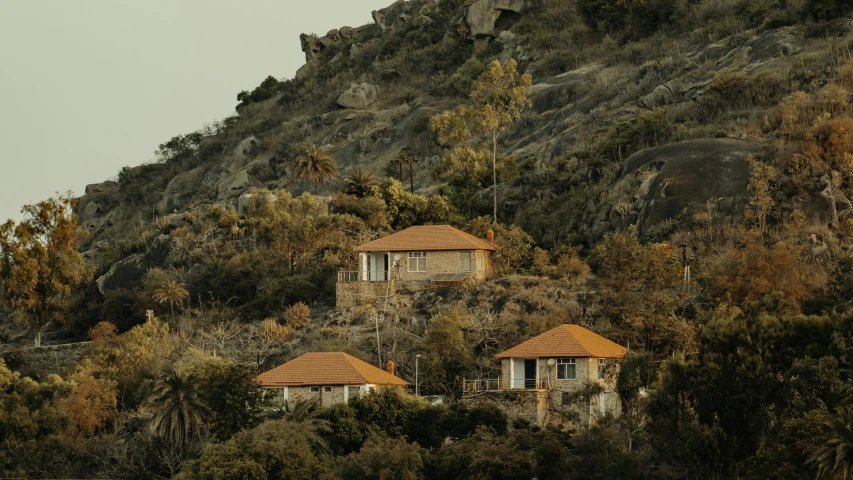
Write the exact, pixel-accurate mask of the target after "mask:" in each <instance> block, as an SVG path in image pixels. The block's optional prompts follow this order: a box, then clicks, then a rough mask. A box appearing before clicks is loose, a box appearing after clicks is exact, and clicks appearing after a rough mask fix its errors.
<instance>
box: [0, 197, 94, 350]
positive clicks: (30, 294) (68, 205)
mask: <svg viewBox="0 0 853 480" xmlns="http://www.w3.org/2000/svg"><path fill="white" fill-rule="evenodd" d="M74 205H75V200H74V198H73V197H72V196H71V194H70V193H69V194H66V195H62V196H58V197H55V198H51V199H49V200H45V201H42V202H39V203H36V204H34V205H27V206H25V207H24V208H23V210H22V212H23V213H24V216H25V218H24V220H23V221H22V222H20V223H18V224H17V225H16V224H15V222H14V221H12V220H9V221H8V222H6V223H5V224H4V225H2V226H0V286H2V288H3V291H4V293H5V298H6V301H7V302H8V304H9V306H10V307H12V308H13V309H14V310H15V311H16V312H17V313H18V315H20V316H21V318H23V319H24V320H25V321H26V322H27V325H28V326H29V327H30V328H31V329H32V330H34V331H35V334H36V346H39V345H40V344H41V331H42V329H43V328H44V326H45V325H47V324H48V323H49V322H50V321H52V320H59V321H62V320H63V318H62V315H61V314H62V313H63V312H64V310H65V309H66V308H67V304H68V300H69V298H70V297H71V292H72V291H73V289H74V287H76V286H77V285H79V284H80V282H81V281H82V280H83V279H84V278H86V277H87V275H88V272H87V270H86V268H85V267H84V265H83V257H82V256H81V255H80V253H79V248H80V240H81V233H80V231H79V230H78V228H77V215H75V214H74V213H73V211H72V210H73V208H74Z"/></svg>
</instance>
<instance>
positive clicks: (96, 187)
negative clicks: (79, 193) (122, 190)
mask: <svg viewBox="0 0 853 480" xmlns="http://www.w3.org/2000/svg"><path fill="white" fill-rule="evenodd" d="M116 190H118V183H116V182H113V181H106V182H102V183H92V184H89V185H86V195H92V194H95V193H106V192H114V191H116Z"/></svg>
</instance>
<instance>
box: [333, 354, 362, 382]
mask: <svg viewBox="0 0 853 480" xmlns="http://www.w3.org/2000/svg"><path fill="white" fill-rule="evenodd" d="M338 353H340V354H341V355H343V356H344V359H345V360H346V361H347V363H348V364H349V365H350V367H352V368H353V370H355V371H356V373H358V376H359V377H361V378H362V380H364V381H365V383H367V378H365V376H364V373H362V372H361V370H360V369H359V368H358V366H357V365H356V364H355V363H353V360H358V359H357V358H355V357H353V356H352V355H350V354H348V353H347V352H338ZM365 363H367V362H365Z"/></svg>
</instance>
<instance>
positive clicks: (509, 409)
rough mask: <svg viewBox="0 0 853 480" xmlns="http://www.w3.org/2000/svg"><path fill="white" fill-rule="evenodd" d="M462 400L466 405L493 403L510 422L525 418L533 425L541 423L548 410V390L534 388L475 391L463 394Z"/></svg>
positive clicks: (543, 421)
mask: <svg viewBox="0 0 853 480" xmlns="http://www.w3.org/2000/svg"><path fill="white" fill-rule="evenodd" d="M462 402H463V403H464V404H465V405H466V406H468V407H473V406H476V405H481V404H483V403H494V404H495V405H497V406H498V407H500V409H501V410H503V411H504V412H506V415H507V418H508V419H509V421H510V422H512V421H514V420H526V421H528V422H530V423H531V424H533V425H543V424H544V423H545V420H546V416H547V413H548V411H549V405H548V392H545V391H536V390H502V391H493V392H477V393H473V394H469V395H465V396H463V397H462Z"/></svg>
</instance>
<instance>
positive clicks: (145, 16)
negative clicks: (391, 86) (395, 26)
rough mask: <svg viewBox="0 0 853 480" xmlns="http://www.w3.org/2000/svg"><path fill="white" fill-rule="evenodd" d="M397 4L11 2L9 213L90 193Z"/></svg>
mask: <svg viewBox="0 0 853 480" xmlns="http://www.w3.org/2000/svg"><path fill="white" fill-rule="evenodd" d="M391 3H393V0H311V1H298V0H240V1H237V0H144V1H140V0H135V1H130V0H0V222H2V221H4V220H5V219H7V218H13V219H15V220H20V218H21V215H20V213H19V212H20V209H21V207H22V206H23V205H25V204H28V203H34V202H37V201H39V200H42V199H45V198H48V197H50V196H52V195H54V194H55V193H57V192H66V191H69V190H70V191H73V192H74V193H75V194H76V195H82V194H83V192H84V189H85V187H86V185H87V184H90V183H100V182H102V181H104V180H108V179H112V178H113V177H115V176H116V174H117V173H118V171H119V169H121V167H124V166H134V165H139V164H142V163H146V162H149V161H151V160H153V158H154V150H155V149H156V148H157V145H159V144H160V143H162V142H164V141H166V140H168V139H170V138H172V137H173V136H175V135H178V134H183V133H189V132H192V131H195V130H198V129H199V128H201V127H202V126H203V125H204V124H205V123H208V122H211V121H213V120H217V119H222V118H224V117H227V116H229V115H231V114H233V113H234V107H235V106H236V104H237V101H236V98H237V93H238V92H240V91H242V90H250V91H251V90H252V89H253V88H254V87H256V86H257V85H259V84H260V83H261V81H263V79H264V78H266V77H267V76H268V75H273V76H275V77H277V78H292V77H293V75H294V73H295V72H296V70H297V69H298V68H299V67H300V66H302V65H303V64H304V63H305V56H304V53H302V50H301V48H300V43H299V34H301V33H318V34H320V35H323V34H325V33H326V32H327V31H329V30H331V29H333V28H340V27H342V26H345V25H348V26H352V27H357V26H360V25H364V24H367V23H370V22H372V20H371V18H370V12H371V11H372V10H376V9H378V8H384V7H386V6H388V5H390V4H391Z"/></svg>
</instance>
